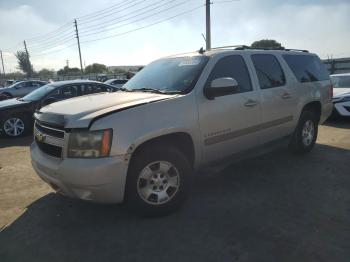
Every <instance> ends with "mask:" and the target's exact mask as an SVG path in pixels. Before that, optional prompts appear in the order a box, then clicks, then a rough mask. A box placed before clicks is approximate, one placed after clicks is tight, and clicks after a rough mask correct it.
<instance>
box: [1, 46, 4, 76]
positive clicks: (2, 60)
mask: <svg viewBox="0 0 350 262" xmlns="http://www.w3.org/2000/svg"><path fill="white" fill-rule="evenodd" d="M0 56H1V64H2V73H3V74H4V76H5V67H4V59H3V58H2V51H1V50H0Z"/></svg>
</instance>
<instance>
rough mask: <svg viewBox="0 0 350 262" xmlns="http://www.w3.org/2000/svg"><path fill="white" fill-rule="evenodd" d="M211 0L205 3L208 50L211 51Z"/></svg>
mask: <svg viewBox="0 0 350 262" xmlns="http://www.w3.org/2000/svg"><path fill="white" fill-rule="evenodd" d="M210 5H211V3H210V0H206V2H205V9H206V16H205V20H206V37H205V39H206V50H210V49H211V28H210Z"/></svg>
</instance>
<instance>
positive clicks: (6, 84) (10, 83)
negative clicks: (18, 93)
mask: <svg viewBox="0 0 350 262" xmlns="http://www.w3.org/2000/svg"><path fill="white" fill-rule="evenodd" d="M17 82H19V81H18V80H6V81H5V86H4V87H7V86H10V85H13V84H14V83H17Z"/></svg>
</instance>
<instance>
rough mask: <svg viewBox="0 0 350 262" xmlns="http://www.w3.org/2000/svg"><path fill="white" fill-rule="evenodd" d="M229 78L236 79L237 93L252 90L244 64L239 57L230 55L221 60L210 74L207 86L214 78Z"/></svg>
mask: <svg viewBox="0 0 350 262" xmlns="http://www.w3.org/2000/svg"><path fill="white" fill-rule="evenodd" d="M220 77H231V78H234V79H236V81H237V83H238V85H239V91H238V93H243V92H249V91H251V90H252V83H251V81H250V76H249V73H248V69H247V66H246V63H245V62H244V60H243V57H242V56H240V55H232V56H226V57H224V58H221V59H220V60H219V61H218V62H217V63H216V65H215V67H214V69H213V70H212V72H211V73H210V76H209V78H208V82H207V84H210V83H211V81H213V80H214V79H216V78H220Z"/></svg>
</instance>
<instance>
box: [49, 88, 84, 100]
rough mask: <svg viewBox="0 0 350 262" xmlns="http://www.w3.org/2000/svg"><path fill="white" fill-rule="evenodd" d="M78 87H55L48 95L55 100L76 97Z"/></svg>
mask: <svg viewBox="0 0 350 262" xmlns="http://www.w3.org/2000/svg"><path fill="white" fill-rule="evenodd" d="M78 90H79V87H78V86H77V85H72V86H64V87H62V88H60V89H57V90H56V91H55V92H54V93H53V94H50V97H53V98H55V99H57V100H62V99H68V98H72V97H76V96H77V95H78Z"/></svg>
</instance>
